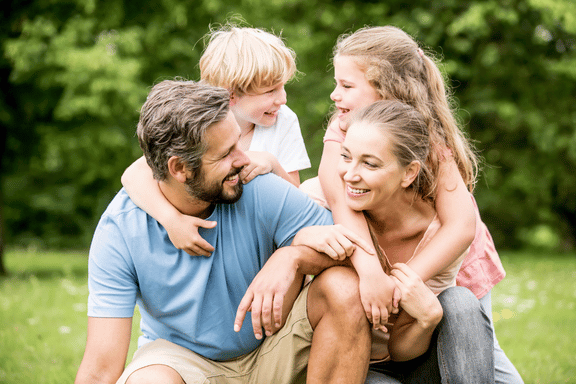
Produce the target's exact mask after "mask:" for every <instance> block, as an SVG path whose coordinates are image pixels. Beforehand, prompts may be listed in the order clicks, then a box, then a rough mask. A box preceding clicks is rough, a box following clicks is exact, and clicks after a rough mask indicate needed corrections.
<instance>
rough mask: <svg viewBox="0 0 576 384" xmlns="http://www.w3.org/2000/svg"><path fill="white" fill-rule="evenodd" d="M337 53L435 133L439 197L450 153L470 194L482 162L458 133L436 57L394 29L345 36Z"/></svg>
mask: <svg viewBox="0 0 576 384" xmlns="http://www.w3.org/2000/svg"><path fill="white" fill-rule="evenodd" d="M333 53H334V57H337V56H348V57H353V58H354V60H355V61H356V63H357V64H358V66H359V67H360V68H361V69H362V70H363V71H364V73H365V76H366V79H367V80H368V81H369V82H370V84H372V86H373V87H374V88H375V89H376V90H377V91H378V93H379V94H380V97H382V99H396V100H399V101H402V102H403V103H406V104H409V105H411V106H412V107H414V108H415V109H416V110H417V111H418V112H420V113H421V114H422V115H423V116H424V119H425V121H426V123H427V125H428V129H429V131H430V132H429V135H430V144H431V149H432V150H431V151H430V153H429V156H428V161H427V162H428V166H429V167H430V169H431V171H432V174H433V175H434V176H435V177H434V179H435V181H434V183H433V185H434V187H433V190H434V191H436V189H437V187H438V185H437V184H438V183H437V176H438V173H439V165H440V162H441V161H443V160H444V159H445V158H446V152H447V151H446V148H448V149H449V150H450V151H451V152H452V156H453V158H454V160H455V162H456V164H457V165H458V170H459V171H460V174H461V175H462V179H463V180H464V182H465V184H466V186H467V187H468V189H469V190H470V191H472V190H473V189H474V185H475V183H476V177H477V175H478V168H479V161H478V158H477V156H476V153H475V151H474V148H473V147H472V145H471V143H470V141H469V140H468V138H467V137H466V136H465V135H464V133H463V132H462V130H461V129H460V128H459V127H458V124H457V122H456V119H455V117H454V112H453V110H452V98H451V94H450V92H449V89H448V88H447V87H446V85H445V82H444V77H443V75H442V73H441V72H440V70H439V69H438V66H437V64H436V61H435V59H434V58H433V57H432V56H431V55H429V54H427V53H425V52H424V51H423V50H422V49H421V48H420V47H419V46H418V44H417V43H416V42H415V41H414V40H413V39H412V37H410V36H409V35H408V34H407V33H406V32H404V31H402V30H401V29H399V28H396V27H392V26H385V27H366V28H362V29H359V30H358V31H356V32H354V33H352V34H347V35H342V36H340V37H339V38H338V41H337V44H336V46H335V48H334V52H333ZM433 195H435V193H433Z"/></svg>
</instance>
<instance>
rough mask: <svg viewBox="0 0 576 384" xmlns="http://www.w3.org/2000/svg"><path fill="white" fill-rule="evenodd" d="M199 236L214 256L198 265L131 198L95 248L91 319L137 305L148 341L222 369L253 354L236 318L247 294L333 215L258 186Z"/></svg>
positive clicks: (113, 207) (221, 210)
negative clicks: (275, 258) (297, 241)
mask: <svg viewBox="0 0 576 384" xmlns="http://www.w3.org/2000/svg"><path fill="white" fill-rule="evenodd" d="M207 220H212V221H216V222H217V223H218V224H217V226H216V227H215V228H213V229H204V228H199V232H200V235H201V236H202V237H203V238H204V239H205V240H206V241H208V242H209V243H210V244H212V245H213V246H214V248H215V250H214V252H213V254H212V255H211V256H210V257H204V256H190V255H188V254H187V253H186V252H184V251H182V250H178V249H176V248H175V247H174V245H172V243H171V242H170V239H169V238H168V234H167V233H166V231H165V230H164V228H163V227H162V226H161V225H160V224H159V223H158V222H157V221H156V220H154V219H153V218H152V217H150V216H149V215H147V214H146V213H145V212H144V211H143V210H141V209H140V208H138V207H137V206H136V205H134V203H133V202H132V201H131V200H130V198H129V197H128V195H127V194H126V192H125V191H124V190H123V189H122V190H121V191H120V192H119V193H118V194H117V195H116V197H115V198H114V199H113V200H112V202H111V203H110V205H109V206H108V208H107V209H106V211H105V212H104V214H103V215H102V218H101V219H100V222H99V224H98V227H97V228H96V231H95V234H94V238H93V241H92V245H91V248H90V258H89V268H88V273H89V277H88V287H89V291H90V295H89V298H88V316H91V317H124V318H125V317H132V316H133V314H134V306H135V304H138V306H139V308H140V313H141V315H142V321H141V329H142V332H143V336H141V337H140V340H139V344H140V345H142V344H144V343H146V342H149V341H152V340H155V339H157V338H162V339H166V340H169V341H171V342H173V343H176V344H179V345H181V346H183V347H185V348H188V349H190V350H192V351H194V352H196V353H198V354H200V355H202V356H205V357H207V358H210V359H213V360H228V359H232V358H234V357H237V356H240V355H244V354H246V353H248V352H251V351H252V350H254V349H255V348H256V347H257V346H258V345H259V344H260V342H261V341H259V340H257V339H256V338H255V337H254V334H253V330H252V322H251V319H250V316H246V319H245V320H244V324H243V326H242V329H241V331H240V332H238V333H236V332H234V329H233V326H234V317H235V315H236V310H237V308H238V305H239V304H240V300H241V299H242V297H243V295H244V293H245V292H246V289H247V288H248V286H249V285H250V283H251V282H252V279H253V278H254V277H255V276H256V274H257V273H258V271H260V269H261V268H262V267H263V265H264V263H265V262H266V260H267V259H268V257H269V256H270V255H271V254H272V253H273V252H274V251H275V250H276V249H277V248H278V247H282V246H286V245H290V244H291V242H292V239H293V238H294V235H295V234H296V233H297V232H298V230H300V229H301V228H303V227H306V226H310V225H328V224H332V217H331V215H330V213H329V212H328V211H327V210H325V209H324V208H321V207H320V206H318V205H317V204H315V203H314V202H312V200H310V199H309V198H308V196H307V195H306V194H304V193H303V192H301V191H299V190H298V189H297V188H295V187H293V186H292V185H291V184H289V183H288V182H285V181H284V180H282V179H280V178H278V177H277V176H275V175H272V174H268V175H262V176H258V177H256V178H255V179H254V180H252V181H251V182H250V183H248V184H246V185H245V186H244V193H243V194H242V197H241V198H240V200H238V202H236V203H234V204H218V205H216V207H215V209H214V211H213V213H212V215H211V216H210V217H209V218H208V219H207Z"/></svg>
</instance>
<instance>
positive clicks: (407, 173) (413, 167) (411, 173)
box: [400, 160, 421, 188]
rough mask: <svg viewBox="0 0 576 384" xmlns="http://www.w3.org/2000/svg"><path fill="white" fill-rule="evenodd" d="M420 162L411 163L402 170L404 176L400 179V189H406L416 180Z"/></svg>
mask: <svg viewBox="0 0 576 384" xmlns="http://www.w3.org/2000/svg"><path fill="white" fill-rule="evenodd" d="M420 167H421V165H420V162H419V161H416V160H414V161H412V162H411V163H410V164H408V166H407V167H406V168H405V170H404V176H403V177H402V182H401V183H400V185H401V186H402V188H408V187H409V186H410V184H412V182H413V181H414V180H415V179H416V177H417V176H418V173H420Z"/></svg>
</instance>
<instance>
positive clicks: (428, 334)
mask: <svg viewBox="0 0 576 384" xmlns="http://www.w3.org/2000/svg"><path fill="white" fill-rule="evenodd" d="M391 274H392V276H393V279H394V281H395V282H396V286H397V287H398V289H400V291H401V292H402V301H401V302H400V306H401V308H402V311H400V314H399V315H398V319H397V320H396V322H395V324H394V326H393V327H392V330H391V331H390V340H389V342H388V352H389V353H390V357H391V358H392V360H395V361H407V360H411V359H414V358H416V357H418V356H420V355H422V354H424V353H425V352H426V351H427V350H428V348H429V347H430V341H431V340H432V334H433V332H434V329H435V328H436V326H437V325H438V323H440V320H442V315H443V311H442V306H441V305H440V302H439V301H438V299H437V298H436V296H435V295H434V293H432V291H431V290H430V289H429V288H428V287H427V286H426V285H425V284H424V282H423V281H422V279H421V278H420V277H419V276H418V275H417V274H416V272H414V271H413V270H412V269H410V267H408V266H407V265H406V264H402V263H398V264H394V267H393V269H392V272H391Z"/></svg>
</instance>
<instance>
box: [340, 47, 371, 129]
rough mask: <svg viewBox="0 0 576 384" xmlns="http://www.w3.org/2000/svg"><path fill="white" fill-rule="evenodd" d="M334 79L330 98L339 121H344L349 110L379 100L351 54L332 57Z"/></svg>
mask: <svg viewBox="0 0 576 384" xmlns="http://www.w3.org/2000/svg"><path fill="white" fill-rule="evenodd" d="M334 79H335V80H336V87H335V88H334V91H333V92H332V93H331V94H330V98H331V99H332V100H333V101H334V103H336V108H338V119H340V121H345V120H346V118H347V116H348V114H349V113H350V112H352V111H354V110H356V109H358V108H362V107H365V106H367V105H369V104H372V103H373V102H375V101H377V100H380V95H379V94H378V92H377V91H376V88H374V87H373V86H372V84H370V83H369V82H368V80H366V76H365V75H364V71H363V70H362V69H361V68H360V67H359V66H358V64H357V63H356V61H355V60H354V57H353V56H336V57H334Z"/></svg>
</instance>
